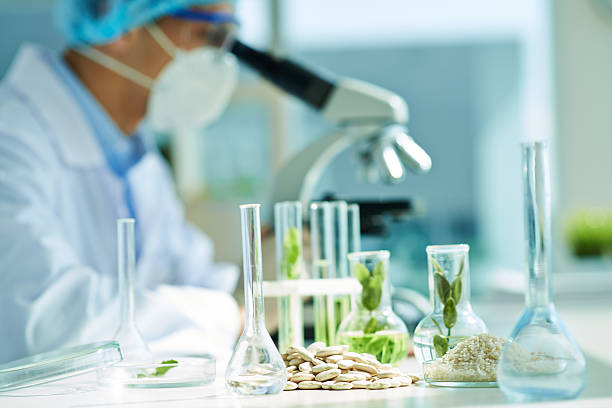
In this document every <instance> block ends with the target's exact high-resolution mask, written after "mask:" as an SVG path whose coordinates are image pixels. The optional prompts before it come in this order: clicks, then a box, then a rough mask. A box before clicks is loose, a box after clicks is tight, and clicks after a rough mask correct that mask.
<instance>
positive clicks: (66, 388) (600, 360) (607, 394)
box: [0, 294, 612, 408]
mask: <svg viewBox="0 0 612 408" xmlns="http://www.w3.org/2000/svg"><path fill="white" fill-rule="evenodd" d="M556 303H557V306H558V309H559V312H560V314H561V316H562V317H563V319H564V321H565V322H566V324H567V326H568V327H569V329H570V331H571V332H572V334H573V335H574V337H575V338H576V340H577V341H578V343H579V344H580V345H581V347H582V349H583V351H584V353H585V355H586V356H587V364H588V375H589V381H588V383H587V387H586V389H585V391H584V392H583V393H582V395H581V396H580V397H579V398H578V399H577V400H573V401H553V402H545V403H540V404H536V405H534V406H536V407H559V408H562V407H601V408H603V407H606V408H610V407H612V351H611V350H610V345H609V341H610V340H609V339H610V338H612V324H611V323H612V296H610V294H607V295H606V294H600V295H597V296H589V297H582V298H581V299H576V298H575V299H567V300H564V299H557V302H556ZM474 307H475V309H477V310H478V313H479V314H481V316H482V317H483V318H484V319H485V321H487V323H489V326H490V329H491V331H492V332H493V333H496V332H499V334H507V333H502V332H501V331H504V330H508V327H512V325H513V324H514V319H515V318H517V317H518V314H520V312H521V310H522V305H521V303H520V302H518V301H516V300H511V301H499V300H498V301H496V302H491V301H488V302H481V303H478V302H476V303H475V304H474ZM401 368H402V370H403V371H406V372H419V371H420V370H419V369H418V367H417V363H416V361H415V360H414V358H410V359H407V360H406V361H404V362H403V363H402V366H401ZM218 374H219V375H218V377H217V379H216V381H215V382H214V383H213V384H211V385H208V386H204V387H193V388H175V389H147V390H140V389H123V388H116V389H113V388H100V387H99V386H98V385H97V383H96V378H95V374H88V375H83V376H80V377H73V378H69V379H66V380H63V381H61V382H57V383H52V384H45V385H39V386H36V387H31V388H25V389H21V390H15V391H9V392H4V393H0V407H2V408H10V407H25V408H28V407H45V408H55V407H62V408H64V407H72V408H107V407H109V408H112V407H120V406H121V407H130V408H139V407H169V408H172V407H181V408H189V407H204V406H205V407H281V406H284V407H317V408H319V407H328V406H330V407H331V406H340V405H342V406H343V407H344V408H350V407H357V406H358V407H359V408H369V407H400V406H401V407H419V408H424V407H434V408H435V407H470V406H474V407H476V406H478V407H496V406H501V405H504V406H507V405H508V404H510V403H509V402H508V401H507V400H506V398H505V397H504V395H503V393H502V392H501V391H500V390H499V389H498V388H462V389H459V388H442V387H432V386H427V385H425V384H422V383H420V384H419V385H416V386H415V385H412V386H408V387H402V388H391V389H386V390H376V391H374V390H348V391H324V390H310V391H307V390H296V391H285V392H281V393H280V394H278V395H269V396H257V397H235V396H230V395H228V394H227V392H226V391H225V389H224V383H223V373H218ZM523 405H524V404H519V405H517V406H523Z"/></svg>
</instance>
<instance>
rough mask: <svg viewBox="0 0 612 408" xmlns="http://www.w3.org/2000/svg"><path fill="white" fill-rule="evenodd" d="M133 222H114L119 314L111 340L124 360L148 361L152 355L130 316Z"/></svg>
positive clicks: (131, 306)
mask: <svg viewBox="0 0 612 408" xmlns="http://www.w3.org/2000/svg"><path fill="white" fill-rule="evenodd" d="M134 223H135V222H134V219H133V218H120V219H118V220H117V270H118V284H119V302H120V308H121V309H120V310H121V314H120V321H119V328H118V329H117V331H116V332H115V336H114V339H115V340H116V341H117V342H119V345H120V347H121V353H122V354H123V359H124V360H125V361H148V360H151V359H152V358H153V356H152V354H151V352H150V351H149V347H148V346H147V343H145V341H144V340H143V338H142V335H141V334H140V331H139V330H138V327H137V326H136V319H135V317H134V272H135V269H136V256H135V240H134Z"/></svg>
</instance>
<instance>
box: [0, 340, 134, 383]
mask: <svg viewBox="0 0 612 408" xmlns="http://www.w3.org/2000/svg"><path fill="white" fill-rule="evenodd" d="M121 360H122V356H121V351H120V349H119V344H118V343H117V342H114V341H111V342H101V343H92V344H85V345H81V346H77V347H71V348H67V349H60V350H54V351H49V352H46V353H41V354H36V355H34V356H30V357H26V358H22V359H20V360H15V361H11V362H9V363H6V364H2V365H0V391H8V390H14V389H18V388H23V387H31V386H34V385H39V384H44V383H48V382H53V381H59V380H63V379H64V378H68V377H72V376H75V375H81V374H85V373H88V372H90V371H93V370H95V369H98V368H101V367H106V366H110V365H112V364H115V363H118V362H120V361H121Z"/></svg>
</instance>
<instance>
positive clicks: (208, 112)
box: [76, 25, 238, 133]
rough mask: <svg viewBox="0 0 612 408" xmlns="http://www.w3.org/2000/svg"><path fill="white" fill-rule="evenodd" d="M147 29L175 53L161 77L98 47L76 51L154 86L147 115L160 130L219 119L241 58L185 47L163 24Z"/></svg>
mask: <svg viewBox="0 0 612 408" xmlns="http://www.w3.org/2000/svg"><path fill="white" fill-rule="evenodd" d="M146 29H147V31H148V32H149V33H150V34H151V35H152V36H153V38H155V40H156V41H157V42H158V43H159V45H160V46H161V47H162V48H163V49H164V50H165V51H166V52H167V53H168V54H169V55H171V56H173V57H174V59H173V60H172V61H171V62H170V63H168V65H167V66H166V67H165V68H164V69H163V70H162V72H161V73H160V74H159V76H158V77H157V79H155V80H153V79H152V78H150V77H148V76H147V75H144V74H142V73H141V72H138V71H136V70H134V69H133V68H131V67H129V66H127V65H125V64H123V63H121V62H119V61H117V60H115V59H114V58H112V57H109V56H108V55H106V54H104V53H102V52H100V51H98V50H97V49H95V48H83V49H78V50H76V51H77V52H79V53H80V54H82V55H84V56H86V57H88V58H90V59H92V60H94V61H96V62H97V63H99V64H101V65H103V66H105V67H107V68H108V69H110V70H112V71H114V72H116V73H117V74H119V75H121V76H123V77H125V78H127V79H129V80H131V81H133V82H135V83H138V84H139V85H141V86H143V87H146V88H149V89H151V95H150V96H149V105H148V109H147V119H148V122H149V124H150V125H151V127H152V128H153V129H154V130H156V131H158V132H167V133H174V132H178V131H182V130H186V129H194V128H198V127H203V126H205V125H207V124H209V123H211V122H213V121H214V120H216V119H217V118H219V116H221V114H222V113H223V112H224V110H225V108H226V107H227V105H228V104H229V101H230V98H231V96H232V93H233V92H234V90H235V88H236V85H237V82H238V64H237V62H236V58H235V57H234V56H233V55H231V54H227V53H223V54H222V53H220V52H219V51H218V50H217V49H215V48H211V47H204V48H199V49H195V50H193V51H184V50H182V49H180V48H178V47H176V46H175V45H174V44H173V43H172V41H171V40H170V39H169V38H168V36H166V34H165V33H164V32H163V31H162V30H161V29H160V28H159V27H158V26H157V25H151V26H147V27H146Z"/></svg>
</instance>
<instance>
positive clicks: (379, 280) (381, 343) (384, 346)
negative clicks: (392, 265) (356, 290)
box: [337, 251, 410, 364]
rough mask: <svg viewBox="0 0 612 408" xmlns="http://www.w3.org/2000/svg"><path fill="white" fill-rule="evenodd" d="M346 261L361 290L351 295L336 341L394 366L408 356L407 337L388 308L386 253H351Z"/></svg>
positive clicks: (408, 337) (387, 261)
mask: <svg viewBox="0 0 612 408" xmlns="http://www.w3.org/2000/svg"><path fill="white" fill-rule="evenodd" d="M348 258H349V262H350V268H351V271H352V273H353V276H354V277H355V278H356V279H357V280H358V281H359V283H360V284H361V287H362V291H361V293H360V294H359V295H355V296H353V307H352V311H351V312H350V313H349V315H348V316H347V317H346V318H345V319H344V320H343V321H342V323H341V324H340V326H339V328H338V336H337V338H338V340H339V342H340V344H347V345H348V346H349V349H350V350H351V351H354V352H357V353H369V354H372V355H373V356H375V357H376V359H378V361H380V362H381V363H383V364H385V363H397V362H399V361H400V360H402V359H403V358H404V357H406V355H407V353H408V346H409V342H410V336H409V334H408V330H407V329H406V325H405V324H404V322H403V321H402V320H401V319H400V318H399V317H398V316H397V315H396V314H395V313H394V312H393V310H392V308H391V294H390V283H389V279H388V273H387V272H388V269H389V251H373V252H354V253H351V254H349V255H348Z"/></svg>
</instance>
